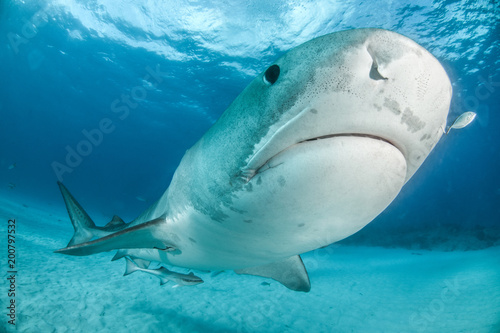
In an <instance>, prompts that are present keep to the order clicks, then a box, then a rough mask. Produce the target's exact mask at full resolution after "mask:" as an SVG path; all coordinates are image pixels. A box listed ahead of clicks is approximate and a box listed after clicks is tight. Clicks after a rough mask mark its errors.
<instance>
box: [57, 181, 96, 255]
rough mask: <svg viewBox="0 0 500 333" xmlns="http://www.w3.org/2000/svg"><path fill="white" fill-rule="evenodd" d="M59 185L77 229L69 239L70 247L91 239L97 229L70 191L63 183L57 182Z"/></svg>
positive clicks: (72, 222) (74, 226) (72, 221)
mask: <svg viewBox="0 0 500 333" xmlns="http://www.w3.org/2000/svg"><path fill="white" fill-rule="evenodd" d="M57 185H59V189H60V190H61V193H62V196H63V198H64V203H65V204H66V209H67V211H68V214H69V218H70V219H71V224H73V228H74V229H75V233H74V235H73V238H71V240H70V241H69V243H68V247H69V246H73V245H77V244H80V243H85V242H87V241H89V240H91V239H92V238H93V237H94V236H95V235H94V232H93V230H94V229H96V225H95V223H94V221H92V219H91V218H90V216H89V215H88V214H87V212H85V210H84V209H83V208H82V206H81V205H80V204H79V203H78V201H76V199H75V198H74V197H73V196H72V195H71V193H69V191H68V189H67V188H66V186H64V185H63V183H61V182H57Z"/></svg>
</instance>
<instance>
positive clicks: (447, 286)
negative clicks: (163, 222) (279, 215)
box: [0, 0, 500, 333]
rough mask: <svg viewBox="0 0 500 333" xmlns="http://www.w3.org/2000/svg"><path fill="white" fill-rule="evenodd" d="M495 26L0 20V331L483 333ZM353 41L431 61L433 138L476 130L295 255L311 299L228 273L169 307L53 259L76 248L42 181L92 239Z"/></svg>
mask: <svg viewBox="0 0 500 333" xmlns="http://www.w3.org/2000/svg"><path fill="white" fill-rule="evenodd" d="M499 17H500V3H499V2H498V1H495V0H490V1H486V0H474V1H472V0H462V1H436V0H435V1H431V0H423V1H403V0H394V1H391V0H376V1H369V2H368V1H355V0H351V1H340V0H319V1H312V0H311V1H292V0H290V1H270V0H268V1H260V0H259V1H217V0H216V1H154V0H153V1H121V0H116V1H108V0H97V1H83V0H57V1H50V0H47V1H43V0H40V1H29V0H26V1H13V0H4V1H2V2H0V40H1V43H0V68H1V72H0V73H1V75H0V87H1V90H0V219H1V220H0V238H1V239H2V241H1V242H0V244H1V247H0V258H1V262H0V265H1V269H2V271H1V273H2V280H3V282H2V284H0V288H1V289H0V299H1V304H0V305H1V309H2V310H1V311H0V313H1V316H0V332H3V331H8V332H11V331H12V332H14V331H19V332H111V331H113V332H490V333H495V332H500V172H499V170H500V144H499V143H500V130H499V127H498V125H499V124H500V107H499V105H500V40H499V36H500V24H499ZM365 27H373V28H383V29H388V30H392V31H395V32H398V33H400V34H402V35H405V36H407V37H409V38H411V39H413V40H414V41H416V42H417V43H418V44H420V45H422V46H423V47H424V48H426V49H427V50H429V51H430V52H431V53H432V54H433V55H434V56H435V57H436V58H437V59H438V60H439V61H440V62H441V64H442V65H443V67H444V68H445V70H446V72H447V74H448V76H449V78H450V80H451V83H452V86H453V97H452V103H451V107H450V112H449V117H448V125H450V124H451V123H452V122H453V120H454V119H455V118H456V117H457V116H459V115H460V114H462V113H463V112H465V111H473V112H475V113H476V114H477V117H476V119H475V120H474V122H472V123H471V124H470V125H469V126H468V127H466V128H464V129H460V130H452V131H450V133H449V134H448V135H443V137H442V138H441V140H440V141H439V143H438V144H437V146H436V147H435V149H434V150H433V151H432V152H431V154H430V155H429V157H428V158H427V159H426V161H425V162H424V164H423V165H422V167H420V169H419V170H418V171H417V172H416V174H415V175H414V176H413V177H412V179H411V180H410V181H409V182H408V183H407V184H406V185H405V186H404V187H403V189H402V191H401V193H400V194H399V195H398V197H397V198H396V199H395V200H394V201H393V202H392V203H391V205H390V206H389V207H388V208H387V209H386V210H385V211H384V212H383V213H382V214H380V215H379V216H378V217H377V218H376V219H375V220H374V221H372V222H371V223H370V224H368V225H367V226H366V227H365V228H363V229H362V230H360V231H359V232H358V233H356V234H354V235H352V236H351V237H348V238H347V239H345V240H342V241H340V242H338V243H336V244H333V245H331V246H329V247H327V248H323V249H319V250H316V251H313V252H310V253H307V254H305V255H304V256H303V260H304V264H305V266H306V269H307V270H308V272H309V277H310V279H311V285H312V289H311V292H309V293H297V292H293V291H291V290H288V289H286V288H285V287H283V286H282V285H281V284H279V283H278V282H276V281H274V280H270V279H264V278H260V277H254V276H239V275H236V274H235V273H233V272H232V271H230V272H228V271H226V272H222V273H220V274H218V272H216V273H215V274H214V273H208V272H196V273H197V275H200V276H202V277H203V280H204V281H205V282H204V283H203V284H199V285H196V286H186V287H182V288H175V289H173V288H170V286H169V285H168V284H167V285H165V286H160V285H159V283H158V280H157V279H156V278H155V277H153V276H150V275H146V274H141V273H140V272H138V273H135V274H133V275H131V276H127V277H122V276H121V275H122V274H123V270H124V265H125V263H124V262H123V260H121V261H114V262H110V260H111V258H112V254H111V253H102V254H99V255H95V256H90V257H69V256H63V255H61V254H55V253H53V251H54V250H56V249H59V248H63V247H65V246H66V244H67V241H68V240H69V239H70V238H71V236H72V234H73V228H72V226H71V223H70V220H69V217H68V215H67V212H66V207H65V205H64V201H63V199H62V197H61V194H60V192H59V188H58V186H57V184H56V182H57V181H61V182H63V183H64V184H65V185H66V186H67V187H68V188H69V189H70V190H71V192H72V194H73V195H74V196H75V197H76V198H77V199H78V201H79V202H80V203H81V204H82V206H83V207H85V209H86V211H87V212H88V213H89V215H90V216H91V217H92V219H93V220H94V221H95V222H96V224H98V225H104V224H105V223H106V222H108V221H109V220H110V219H111V217H112V216H113V215H115V214H116V215H119V216H120V217H121V218H123V220H125V221H127V222H128V221H131V220H133V219H134V218H135V217H137V216H138V215H139V214H140V213H141V212H142V211H144V210H145V209H146V208H147V207H149V206H150V205H151V204H153V203H154V202H155V201H156V200H157V199H158V198H159V197H160V196H161V195H162V194H163V192H164V191H165V190H166V189H167V187H168V186H169V183H170V181H171V179H172V176H173V174H174V171H175V170H176V168H177V166H178V164H179V162H180V160H181V158H182V156H183V155H184V153H185V152H186V150H187V149H189V148H190V147H191V146H192V145H193V144H194V143H195V142H197V141H198V140H199V139H200V137H201V136H202V135H203V134H204V133H205V132H206V131H207V130H208V129H209V128H210V127H211V126H212V125H213V124H214V123H215V122H216V121H217V119H218V118H219V117H220V116H221V114H222V113H223V112H224V110H225V109H226V108H227V107H228V106H229V105H230V103H231V102H232V101H233V100H234V99H235V98H236V97H237V96H238V95H239V94H240V92H241V91H243V89H244V88H245V87H246V86H247V85H248V84H249V83H250V82H251V81H252V80H253V79H254V78H255V77H256V76H257V75H259V74H260V73H262V72H263V71H264V70H266V69H267V68H268V67H269V66H270V65H272V64H273V61H275V60H276V59H277V58H279V57H280V56H282V55H283V54H285V53H286V52H287V51H289V50H290V49H291V48H293V47H295V46H298V45H300V44H302V43H304V42H306V41H309V40H311V39H313V38H315V37H319V36H322V35H325V34H328V33H332V32H337V31H342V30H347V29H356V28H365ZM360 209H361V208H360ZM9 220H15V221H16V242H15V251H11V252H8V236H7V235H8V233H9V230H11V227H9ZM14 252H15V256H16V257H15V259H16V263H15V267H14V268H12V267H9V266H8V259H9V258H11V257H8V255H9V254H13V253H14ZM11 271H15V272H16V273H9V272H11ZM185 272H186V273H187V272H189V271H188V270H185ZM13 274H14V275H15V278H12V281H14V282H12V281H10V280H9V277H11V276H12V275H13ZM13 285H14V287H12V286H13ZM12 288H14V290H15V292H14V294H15V295H11V294H12V292H9V290H11V289H12ZM13 300H14V302H12V301H13ZM13 303H14V304H15V311H14V317H12V316H10V317H9V314H12V311H11V309H9V308H8V307H9V306H10V305H11V304H13ZM9 320H15V322H14V323H15V325H14V323H9Z"/></svg>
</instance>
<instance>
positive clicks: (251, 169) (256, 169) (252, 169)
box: [238, 133, 402, 183]
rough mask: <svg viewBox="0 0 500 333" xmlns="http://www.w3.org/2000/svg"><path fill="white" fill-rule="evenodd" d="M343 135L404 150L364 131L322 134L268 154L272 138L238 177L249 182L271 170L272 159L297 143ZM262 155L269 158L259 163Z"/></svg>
mask: <svg viewBox="0 0 500 333" xmlns="http://www.w3.org/2000/svg"><path fill="white" fill-rule="evenodd" d="M342 137H360V138H368V139H372V140H378V141H382V142H384V143H386V144H389V145H391V146H393V147H395V148H396V149H398V150H399V151H401V152H402V150H401V149H400V148H399V147H398V146H397V145H395V144H394V143H393V142H391V141H389V140H387V139H385V138H383V137H380V136H376V135H371V134H362V133H339V134H329V135H322V136H318V137H314V138H310V139H306V140H302V141H299V142H297V143H295V144H292V145H289V146H287V147H286V148H284V149H277V152H272V153H270V154H269V152H267V153H268V154H266V148H267V146H270V144H269V143H270V141H271V140H270V141H268V142H267V143H266V145H265V146H264V147H263V148H261V149H260V150H259V151H258V152H257V153H256V154H254V156H253V157H252V159H251V162H250V163H248V165H247V166H246V167H245V168H244V169H243V170H242V171H241V172H240V174H239V175H238V176H239V177H238V178H240V179H241V180H243V181H244V183H248V182H249V181H250V180H251V179H252V178H253V177H255V175H257V174H260V173H262V172H264V171H266V170H269V169H270V168H273V167H275V166H272V165H271V164H270V161H272V160H273V159H274V158H275V157H276V156H278V155H280V154H281V153H283V152H284V151H286V150H288V149H290V148H292V147H296V146H297V145H300V144H304V143H309V142H314V141H319V140H328V139H335V138H342ZM260 155H267V156H266V157H267V158H266V159H265V160H264V161H262V160H261V162H260V163H258V162H257V161H258V160H259V159H261V158H260ZM256 162H257V163H256Z"/></svg>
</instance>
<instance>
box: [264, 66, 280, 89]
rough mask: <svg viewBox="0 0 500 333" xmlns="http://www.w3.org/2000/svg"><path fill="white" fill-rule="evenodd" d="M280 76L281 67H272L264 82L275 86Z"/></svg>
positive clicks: (266, 73) (268, 70)
mask: <svg viewBox="0 0 500 333" xmlns="http://www.w3.org/2000/svg"><path fill="white" fill-rule="evenodd" d="M279 76H280V66H278V65H272V66H271V67H269V68H268V69H267V70H266V72H265V73H264V78H263V79H264V82H265V83H266V84H268V85H273V84H274V83H275V82H276V81H277V80H278V77H279Z"/></svg>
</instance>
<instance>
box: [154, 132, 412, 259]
mask: <svg viewBox="0 0 500 333" xmlns="http://www.w3.org/2000/svg"><path fill="white" fill-rule="evenodd" d="M261 170H264V171H260V172H259V173H257V174H256V175H255V177H253V178H252V179H251V180H250V181H249V182H248V184H246V186H245V187H244V188H243V189H242V190H241V191H239V192H237V193H235V196H234V199H233V204H232V206H231V207H223V212H224V214H226V215H227V216H228V217H227V218H226V219H224V220H223V221H222V222H216V221H214V220H213V219H211V218H210V217H209V216H204V215H202V214H200V213H199V212H197V211H195V210H194V209H191V208H188V209H186V210H185V211H184V213H183V214H182V215H183V216H177V217H176V218H174V221H173V222H172V223H171V224H170V226H169V232H170V233H171V232H174V233H175V234H176V235H177V236H179V237H180V239H181V240H180V243H179V244H178V246H179V249H180V250H181V254H168V253H167V254H163V255H162V257H163V260H162V261H164V262H166V263H169V264H173V265H177V266H184V267H190V268H198V269H238V268H244V267H251V266H257V265H262V264H266V263H269V262H274V261H277V260H280V259H282V258H287V257H290V256H292V255H296V254H300V253H304V252H307V251H310V250H313V249H316V248H318V247H322V246H325V245H328V244H331V243H333V242H336V241H338V240H340V239H343V238H345V237H348V236H350V235H352V234H353V233H355V232H357V231H358V230H360V229H361V228H363V227H364V226H365V225H366V224H368V223H369V222H370V221H371V220H373V219H374V218H375V217H376V216H377V215H378V214H380V213H381V212H382V211H383V210H384V209H385V208H386V207H387V206H388V205H389V204H390V203H391V201H392V200H393V199H394V198H395V197H396V195H397V194H398V193H399V191H400V189H401V187H402V186H403V184H404V181H405V175H406V162H405V158H404V157H403V155H402V154H401V152H400V151H399V150H398V149H397V148H395V147H394V146H392V145H391V144H389V143H387V142H385V141H382V140H377V139H374V138H367V137H358V136H341V137H334V138H329V139H322V140H316V141H310V142H304V143H301V144H298V145H294V146H292V147H290V148H288V149H286V150H285V151H283V152H281V153H280V154H278V155H277V156H275V157H273V158H272V159H271V160H270V161H269V162H268V163H267V166H265V167H263V168H261ZM176 220H178V221H179V222H178V223H176Z"/></svg>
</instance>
